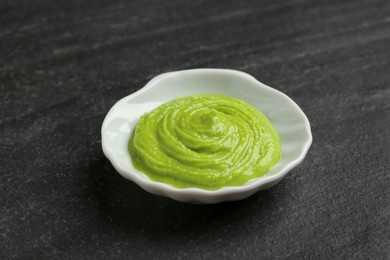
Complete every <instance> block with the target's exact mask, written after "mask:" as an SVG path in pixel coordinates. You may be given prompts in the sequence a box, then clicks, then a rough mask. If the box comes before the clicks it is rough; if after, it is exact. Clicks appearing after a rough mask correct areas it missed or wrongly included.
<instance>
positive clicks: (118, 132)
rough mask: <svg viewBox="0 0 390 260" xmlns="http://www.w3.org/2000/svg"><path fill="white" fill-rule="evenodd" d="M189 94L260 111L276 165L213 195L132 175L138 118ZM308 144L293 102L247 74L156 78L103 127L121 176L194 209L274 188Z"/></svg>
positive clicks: (199, 72) (305, 125) (202, 72)
mask: <svg viewBox="0 0 390 260" xmlns="http://www.w3.org/2000/svg"><path fill="white" fill-rule="evenodd" d="M194 94H222V95H227V96H232V97H235V98H238V99H241V100H244V101H246V102H248V103H249V104H252V105H253V106H255V107H257V108H258V109H259V110H261V111H262V112H263V113H264V114H265V115H266V116H267V117H268V118H269V120H270V121H271V122H272V124H273V125H274V127H275V129H276V130H277V132H278V133H279V135H280V138H281V140H282V158H281V160H280V162H279V163H278V164H276V165H275V166H274V167H272V168H271V170H270V171H269V172H268V173H267V174H266V175H264V176H262V177H260V178H256V179H252V180H250V181H248V182H247V183H246V184H244V185H242V186H231V187H224V188H221V189H219V190H215V191H210V190H203V189H199V188H184V189H180V188H175V187H172V186H170V185H168V184H165V183H160V182H155V181H152V180H150V179H149V178H148V177H147V176H146V175H145V174H143V173H142V172H140V171H138V170H136V169H135V168H134V166H133V165H132V163H131V158H130V155H129V152H128V150H127V144H128V140H129V138H130V134H131V133H132V131H133V129H134V127H135V126H136V124H137V121H138V119H139V118H140V116H141V115H142V114H144V113H145V112H148V111H150V110H152V109H154V108H156V107H157V106H159V105H160V104H162V103H164V102H167V101H170V100H172V99H175V98H179V97H182V96H188V95H194ZM311 142H312V135H311V131H310V124H309V121H308V120H307V118H306V116H305V114H304V113H303V112H302V110H301V109H300V108H299V107H298V105H297V104H295V103H294V101H292V100H291V99H290V98H289V97H288V96H286V95H285V94H283V93H281V92H279V91H277V90H275V89H273V88H270V87H268V86H266V85H264V84H263V83H261V82H259V81H257V80H256V79H255V78H254V77H252V76H250V75H248V74H246V73H243V72H240V71H235V70H226V69H192V70H183V71H176V72H169V73H165V74H161V75H159V76H157V77H155V78H153V79H152V80H151V81H149V83H148V84H146V86H145V87H143V88H142V89H140V90H139V91H137V92H135V93H133V94H131V95H129V96H127V97H124V98H122V99H121V100H119V101H118V102H117V103H116V104H115V105H114V106H113V107H112V108H111V110H110V111H109V112H108V114H107V116H106V118H105V119H104V122H103V126H102V147H103V152H104V154H105V155H106V156H107V158H108V159H109V160H110V161H111V163H112V165H113V166H114V167H115V169H116V170H117V171H118V172H119V173H120V174H121V175H122V176H123V177H125V178H126V179H129V180H131V181H133V182H135V183H136V184H138V185H139V186H140V187H142V188H143V189H144V190H146V191H148V192H150V193H153V194H156V195H160V196H166V197H169V198H172V199H174V200H178V201H182V202H190V203H197V204H212V203H219V202H222V201H232V200H240V199H244V198H246V197H249V196H251V195H252V194H254V193H255V192H257V191H259V190H264V189H267V188H270V187H272V186H274V185H275V184H277V183H278V182H279V181H280V180H281V179H282V178H283V177H284V176H285V175H286V174H287V172H288V171H290V170H291V169H292V168H294V167H295V166H297V165H298V164H299V163H300V162H302V160H303V158H304V157H305V155H306V153H307V151H308V149H309V147H310V145H311Z"/></svg>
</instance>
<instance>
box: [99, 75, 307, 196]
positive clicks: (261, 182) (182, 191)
mask: <svg viewBox="0 0 390 260" xmlns="http://www.w3.org/2000/svg"><path fill="white" fill-rule="evenodd" d="M191 72H198V73H199V72H205V73H209V72H224V73H228V74H233V75H235V76H238V77H244V78H245V79H246V80H250V81H252V82H253V83H255V84H256V85H257V86H258V87H259V88H267V89H269V90H271V91H273V92H275V95H282V96H283V97H284V98H285V100H284V101H285V102H289V103H290V105H292V106H293V107H294V108H295V111H294V112H296V113H298V114H299V115H300V119H302V120H304V127H305V131H306V134H307V136H306V137H307V138H306V140H305V141H304V142H305V144H304V145H303V146H302V149H301V150H300V151H299V156H297V158H295V159H294V160H291V161H290V162H289V163H288V164H287V165H286V166H284V167H283V168H282V169H281V170H280V171H279V172H277V173H274V174H273V175H270V176H267V175H266V176H262V177H259V178H256V179H254V180H253V182H250V183H247V184H244V185H241V186H226V187H222V188H220V189H218V190H204V189H200V188H175V187H173V186H170V185H168V184H166V183H162V182H155V181H152V180H150V179H148V178H144V177H142V176H141V175H140V174H139V173H137V172H132V171H130V170H129V169H126V168H125V167H123V166H121V165H120V164H119V162H118V161H116V160H115V157H114V154H113V153H112V152H111V151H110V149H109V147H108V144H109V143H108V136H107V134H106V133H105V125H106V123H107V120H108V119H109V118H110V115H111V113H112V112H113V111H114V110H115V109H116V108H117V107H118V106H120V105H121V104H122V103H123V102H126V101H127V100H128V99H131V98H134V97H136V96H139V95H142V93H144V92H146V91H148V90H149V89H151V88H154V87H155V86H157V85H158V82H159V81H160V80H162V79H164V78H166V77H171V76H174V75H177V74H179V73H191ZM101 135H102V149H103V153H104V155H105V156H106V157H107V158H108V159H109V160H110V162H111V164H112V165H113V166H114V168H115V169H116V170H117V171H118V172H119V173H120V174H121V175H122V176H123V177H125V178H126V179H129V180H131V181H133V182H134V183H136V184H137V185H139V186H140V187H141V188H143V189H144V190H146V191H148V192H150V193H153V194H156V195H160V196H166V197H170V198H172V199H175V200H178V201H183V202H188V201H194V202H195V203H199V202H200V203H218V202H222V201H231V200H238V199H242V198H246V197H248V196H250V195H252V194H253V193H255V192H257V191H260V190H262V187H263V186H266V185H267V184H269V183H272V182H276V183H277V182H279V181H280V180H281V179H283V178H284V177H285V176H286V174H287V173H288V172H289V171H290V170H291V169H293V168H294V167H296V166H297V165H299V164H300V163H301V162H302V161H303V159H304V158H305V156H306V154H307V152H308V150H309V148H310V146H311V144H312V140H313V138H312V134H311V129H310V123H309V120H308V119H307V117H306V115H305V114H304V113H303V111H302V110H301V109H300V107H299V106H298V105H297V104H296V103H295V102H294V101H293V100H292V99H291V98H290V97H288V96H287V95H286V94H284V93H282V92H280V91H278V90H276V89H274V88H271V87H269V86H267V85H265V84H263V83H261V82H260V81H258V80H257V79H256V78H254V77H253V76H251V75H249V74H247V73H245V72H242V71H237V70H230V69H208V68H206V69H188V70H181V71H173V72H167V73H163V74H160V75H157V76H155V77H154V78H152V79H151V80H150V81H149V82H148V83H147V84H146V85H145V86H144V87H143V88H141V89H139V90H138V91H136V92H134V93H132V94H130V95H128V96H125V97H123V98H122V99H120V100H119V101H117V102H116V103H115V104H114V106H113V107H112V108H111V109H110V111H109V112H108V113H107V115H106V117H105V119H104V121H103V124H102V129H101ZM282 156H283V155H282ZM129 160H130V161H131V159H130V155H129ZM130 163H132V162H130ZM276 183H275V184H276ZM271 186H273V185H271ZM266 188H268V187H266ZM264 189H265V188H264ZM234 193H240V194H243V193H249V194H248V195H246V196H245V195H244V196H240V198H237V199H236V198H234V197H231V196H230V198H229V199H224V196H227V195H231V194H234ZM213 197H214V199H213Z"/></svg>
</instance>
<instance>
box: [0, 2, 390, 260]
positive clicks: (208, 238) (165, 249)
mask: <svg viewBox="0 0 390 260" xmlns="http://www.w3.org/2000/svg"><path fill="white" fill-rule="evenodd" d="M197 67H216V68H230V69H237V70H241V71H244V72H247V73H249V74H252V75H253V76H255V77H256V78H257V79H259V80H260V81H262V82H264V83H266V84H268V85H270V86H272V87H274V88H276V89H278V90H280V91H282V92H284V93H286V94H287V95H289V96H290V97H291V98H293V99H294V100H295V101H296V102H297V103H298V104H299V105H300V106H301V108H302V109H303V111H305V113H306V114H307V116H308V118H309V120H310V122H311V125H312V131H313V138H314V142H313V145H312V147H311V149H310V151H309V153H308V155H307V157H306V159H305V161H304V162H303V163H302V164H301V165H300V166H299V167H298V168H296V169H294V170H293V171H292V172H290V174H289V175H288V176H287V177H286V178H285V179H284V180H283V181H282V182H281V183H280V184H278V185H277V186H275V187H274V188H272V189H269V190H267V191H263V192H259V193H257V194H256V195H254V196H252V197H250V198H249V199H246V200H243V201H239V202H231V203H223V204H219V205H214V206H196V205H189V204H183V203H179V202H175V201H172V200H170V199H166V198H160V197H156V196H154V195H150V194H148V193H146V192H145V191H143V190H141V189H140V188H139V187H138V186H136V185H135V184H133V183H131V182H129V181H127V180H125V179H124V178H122V177H121V176H119V174H117V173H116V172H115V170H114V169H113V167H112V166H111V165H110V163H109V161H108V160H107V159H106V158H105V157H104V155H103V153H102V150H101V142H100V127H101V123H102V121H103V118H104V116H105V114H106V113H107V112H108V110H109V109H110V107H111V106H112V105H113V104H114V103H115V102H116V101H117V100H118V99H120V98H122V97H124V96H126V95H128V94H131V93H132V92H134V91H136V90H138V89H140V88H141V87H142V86H144V85H145V83H146V82H147V81H148V80H149V79H151V78H152V77H154V76H156V75H158V74H160V73H163V72H168V71H173V70H181V69H187V68H197ZM389 129H390V1H388V0H346V1H340V0H328V1H309V0H287V1H272V0H259V1H256V0H252V1H215V0H200V1H183V0H173V1H162V0H158V1H141V0H137V1H125V0H112V1H102V0H66V1H65V0H64V1H51V0H35V1H28V0H2V1H1V2H0V148H1V149H0V258H1V259H8V258H19V259H26V258H29V259H46V258H59V259H92V258H98V259H108V258H114V257H119V258H130V259H261V258H264V259H280V258H291V259H346V258H350V259H367V258H370V259H390V168H389V165H390V163H389V158H390V141H389V140H390V130H389Z"/></svg>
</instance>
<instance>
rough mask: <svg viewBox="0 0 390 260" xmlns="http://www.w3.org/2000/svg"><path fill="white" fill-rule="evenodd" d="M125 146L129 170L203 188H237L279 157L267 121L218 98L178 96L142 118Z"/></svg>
mask: <svg viewBox="0 0 390 260" xmlns="http://www.w3.org/2000/svg"><path fill="white" fill-rule="evenodd" d="M128 148H129V152H130V155H131V159H132V162H133V165H134V166H135V168H136V169H138V170H139V171H141V172H143V173H145V174H146V175H147V176H148V177H149V178H150V179H151V180H153V181H157V182H163V183H166V184H169V185H171V186H174V187H178V188H188V187H194V188H195V187H196V188H201V189H206V190H216V189H219V188H221V187H225V186H238V185H242V184H244V183H246V182H247V181H248V180H250V179H253V178H257V177H260V176H262V175H264V174H266V173H267V172H268V171H269V169H270V168H271V167H272V166H274V165H275V164H276V163H277V162H278V161H279V160H280V157H281V142H280V138H279V136H278V134H277V132H276V131H275V129H274V128H273V126H272V124H271V123H270V122H269V120H268V119H267V117H266V116H265V115H264V114H262V113H261V112H260V111H259V110H258V109H256V108H255V107H253V106H251V105H249V104H248V103H246V102H244V101H242V100H239V99H235V98H232V97H227V96H222V95H195V96H187V97H182V98H178V99H175V100H172V101H170V102H167V103H164V104H162V105H160V106H159V107H157V108H156V109H154V110H153V111H151V112H148V113H146V114H144V115H143V116H142V117H141V118H140V120H139V122H138V124H137V126H136V128H135V130H134V132H133V134H132V135H131V138H130V140H129V143H128Z"/></svg>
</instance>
